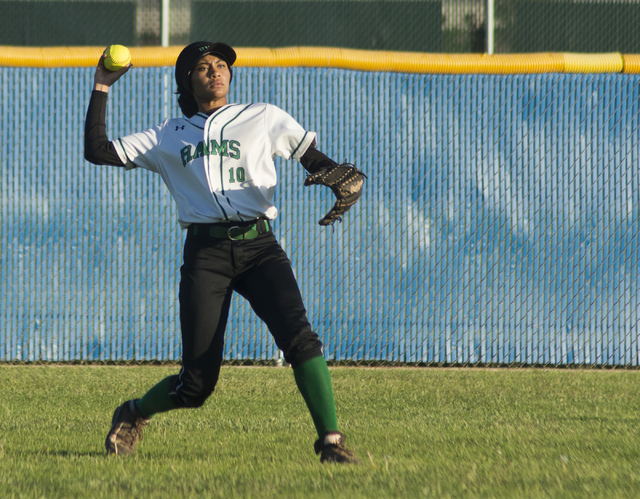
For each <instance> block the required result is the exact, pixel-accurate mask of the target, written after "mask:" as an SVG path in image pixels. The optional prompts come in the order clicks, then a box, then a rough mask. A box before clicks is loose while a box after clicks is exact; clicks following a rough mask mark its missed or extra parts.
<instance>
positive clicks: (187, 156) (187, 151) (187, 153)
mask: <svg viewBox="0 0 640 499" xmlns="http://www.w3.org/2000/svg"><path fill="white" fill-rule="evenodd" d="M180 157H181V158H182V166H184V167H186V166H187V163H188V162H189V161H191V160H192V159H193V158H192V157H191V146H184V147H183V148H182V149H180Z"/></svg>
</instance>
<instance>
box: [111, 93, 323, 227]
mask: <svg viewBox="0 0 640 499" xmlns="http://www.w3.org/2000/svg"><path fill="white" fill-rule="evenodd" d="M315 138H316V134H315V132H308V131H305V130H304V129H303V128H302V126H301V125H300V124H299V123H298V122H297V121H296V120H294V119H293V118H292V117H291V116H290V115H289V114H287V113H286V112H285V111H283V110H282V109H280V108H278V107H276V106H273V105H271V104H262V103H259V104H228V105H226V106H224V107H222V108H220V109H218V110H217V111H216V112H215V113H213V114H212V115H211V116H207V115H205V114H203V113H198V114H196V115H194V116H192V117H191V118H189V119H186V118H175V119H169V120H166V121H165V122H164V123H162V124H160V125H158V126H156V127H153V128H150V129H149V130H146V131H144V132H140V133H134V134H132V135H127V136H126V137H120V138H118V139H116V140H114V141H113V144H114V146H115V149H116V151H117V153H118V156H120V159H121V160H122V162H123V163H124V164H125V166H126V167H127V169H131V168H136V167H140V168H145V169H147V170H151V171H153V172H156V173H159V174H160V175H161V176H162V179H163V180H164V182H165V184H166V185H167V188H168V189H169V191H170V192H171V195H172V196H173V199H175V201H176V204H177V205H178V220H179V222H180V225H181V226H182V227H183V228H185V227H187V226H189V225H190V224H192V223H215V222H227V221H243V220H252V219H255V218H258V217H266V218H268V219H271V220H273V219H274V218H276V216H277V214H278V210H277V209H276V207H275V206H274V205H273V194H274V190H275V186H276V183H277V174H276V169H275V165H274V163H273V158H274V157H275V156H276V155H278V156H281V157H283V158H285V159H291V158H294V159H296V160H300V158H301V157H302V155H303V154H304V153H305V152H306V150H307V149H308V148H309V146H310V145H311V144H312V143H313V141H314V139H315Z"/></svg>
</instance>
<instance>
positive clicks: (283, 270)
mask: <svg viewBox="0 0 640 499" xmlns="http://www.w3.org/2000/svg"><path fill="white" fill-rule="evenodd" d="M235 60H236V53H235V51H234V50H233V49H232V48H231V47H230V46H228V45H226V44H224V43H210V42H196V43H193V44H191V45H189V46H187V47H185V49H184V50H183V51H182V52H181V53H180V55H179V57H178V60H177V62H176V68H175V78H176V83H177V85H178V92H177V93H178V94H179V97H178V103H179V105H180V108H181V109H182V111H183V113H184V114H185V116H186V118H176V119H168V120H166V121H165V122H164V123H161V124H160V125H158V126H155V127H153V128H150V129H148V130H145V131H143V132H140V133H134V134H132V135H128V136H125V137H120V138H118V139H116V140H115V141H113V142H110V141H109V139H108V137H107V130H106V124H105V115H106V104H107V94H108V91H109V87H110V86H111V85H113V84H114V83H115V82H116V81H117V80H118V79H119V78H120V77H121V76H122V75H123V74H124V73H126V72H127V71H128V70H129V68H130V67H131V65H129V66H128V67H126V68H124V69H122V70H120V71H117V72H109V71H107V70H106V68H105V67H104V62H103V61H104V56H103V57H102V58H101V59H100V61H99V63H98V67H97V69H96V72H95V76H94V88H93V92H92V94H91V100H90V103H89V108H88V110H87V118H86V124H85V157H86V159H87V160H88V161H90V162H92V163H94V164H106V165H113V166H124V167H125V168H127V169H132V168H144V169H146V170H150V171H152V172H155V173H158V174H159V175H160V176H161V177H162V179H163V181H164V182H165V184H166V185H167V188H168V189H169V191H170V192H171V195H172V196H173V198H174V200H175V202H176V204H177V208H178V219H179V222H180V225H181V226H182V228H183V229H185V230H186V231H187V237H186V242H185V245H184V261H183V265H182V267H181V269H180V276H181V279H180V293H179V301H180V321H181V329H182V367H181V369H180V372H179V373H178V374H177V375H174V376H169V377H168V378H165V379H163V380H161V381H160V382H159V383H158V384H157V385H155V386H154V387H152V388H151V389H150V390H149V391H148V392H147V393H146V394H145V395H144V396H142V398H140V399H135V400H129V401H127V402H125V403H124V404H122V405H121V406H120V407H118V408H117V409H116V410H115V412H114V414H113V419H112V426H111V430H110V431H109V434H108V436H107V439H106V442H105V445H106V449H107V452H108V453H111V454H118V455H127V454H132V453H133V452H135V449H136V446H137V444H138V441H139V440H140V439H141V437H142V431H143V429H144V427H145V426H146V425H147V423H148V422H149V420H150V419H151V417H152V416H154V415H155V414H157V413H161V412H166V411H169V410H172V409H177V408H190V407H200V406H202V405H203V404H204V402H205V400H206V399H207V398H208V397H209V396H210V395H211V394H212V393H213V390H214V388H215V385H216V382H217V380H218V375H219V372H220V366H221V363H222V358H223V348H224V333H225V327H226V324H227V316H228V312H229V306H230V302H231V296H232V293H233V291H237V292H238V293H240V294H241V295H242V296H244V297H245V298H246V299H247V300H248V301H249V303H250V304H251V306H252V308H253V310H254V311H255V312H256V314H257V315H258V316H259V317H260V318H261V319H262V320H263V321H264V322H265V323H266V324H267V326H268V328H269V331H270V332H271V334H272V335H273V337H274V339H275V342H276V345H277V346H278V348H280V349H281V350H282V352H283V353H284V358H285V360H286V361H287V362H288V363H290V364H291V366H292V368H293V374H294V378H295V381H296V384H297V386H298V388H299V390H300V392H301V394H302V396H303V398H304V400H305V402H306V404H307V407H308V408H309V411H310V413H311V416H312V419H313V422H314V424H315V427H316V430H317V433H318V437H319V438H318V440H317V441H316V442H315V445H314V450H315V452H316V454H320V460H321V462H326V461H328V462H345V463H353V462H358V460H357V458H356V457H355V456H354V454H353V452H352V451H350V450H349V449H347V448H346V447H345V445H344V441H345V437H344V435H343V434H342V433H340V432H339V431H338V422H337V417H336V410H335V404H334V398H333V391H332V385H331V379H330V376H329V370H328V369H327V364H326V362H325V360H324V357H323V354H322V344H321V341H320V339H319V337H318V335H317V334H316V333H315V332H314V331H313V330H312V329H311V326H310V324H309V321H308V320H307V316H306V311H305V308H304V305H303V303H302V298H301V295H300V291H299V288H298V285H297V283H296V280H295V278H294V275H293V271H292V268H291V263H290V261H289V259H288V258H287V256H286V254H285V252H284V250H283V249H282V248H281V246H280V245H279V243H278V242H277V240H276V238H275V236H274V234H273V231H272V225H271V221H272V220H273V219H275V218H276V216H277V209H276V207H275V206H274V204H273V199H272V198H273V193H274V188H275V185H276V171H275V168H274V163H273V159H272V158H273V157H274V156H275V155H278V156H281V157H283V158H285V159H289V158H294V159H296V160H298V161H300V162H301V163H302V165H303V166H304V167H305V168H306V169H307V170H308V171H309V172H311V173H314V172H317V171H318V170H319V169H321V168H322V167H326V166H327V165H329V164H332V165H334V166H335V163H334V162H332V161H331V160H330V159H329V158H327V157H326V156H325V155H324V154H322V153H321V152H319V151H318V150H317V149H315V147H314V146H315V142H316V134H315V133H314V132H310V131H306V130H304V129H303V128H302V126H300V124H298V123H297V122H296V121H295V120H294V119H293V118H292V117H291V116H290V115H288V114H287V113H286V112H284V111H283V110H281V109H279V108H277V107H276V106H273V105H270V104H262V103H252V104H229V103H228V102H227V94H228V92H229V85H230V83H231V80H232V77H233V70H232V66H233V63H234V62H235Z"/></svg>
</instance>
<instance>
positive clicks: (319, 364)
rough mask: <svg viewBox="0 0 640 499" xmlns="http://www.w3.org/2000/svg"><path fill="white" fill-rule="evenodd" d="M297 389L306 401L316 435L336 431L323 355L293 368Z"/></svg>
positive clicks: (334, 406) (329, 380) (327, 370)
mask: <svg viewBox="0 0 640 499" xmlns="http://www.w3.org/2000/svg"><path fill="white" fill-rule="evenodd" d="M293 375H294V377H295V379H296V384H297V385H298V389H299V390H300V393H301V394H302V397H303V398H304V401H305V402H306V403H307V407H308V408H309V412H311V417H312V418H313V424H314V425H315V427H316V431H317V432H318V436H319V437H322V436H323V435H324V434H325V433H327V432H329V431H338V417H337V416H336V403H335V401H334V399H333V388H332V387H331V376H330V375H329V369H328V368H327V363H326V362H325V360H324V357H322V356H320V357H314V358H313V359H311V360H308V361H306V362H305V363H304V364H302V365H299V366H298V367H296V368H295V369H294V370H293Z"/></svg>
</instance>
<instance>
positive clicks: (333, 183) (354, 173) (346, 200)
mask: <svg viewBox="0 0 640 499" xmlns="http://www.w3.org/2000/svg"><path fill="white" fill-rule="evenodd" d="M365 178H367V176H366V175H365V174H364V173H363V172H361V171H360V170H358V169H357V168H356V167H355V165H352V164H351V163H343V164H341V165H338V164H336V163H334V164H333V166H331V167H328V168H323V169H321V170H320V171H317V172H316V173H313V174H311V175H309V176H307V178H306V179H305V181H304V185H314V184H317V185H326V186H327V187H329V188H330V189H331V190H332V191H333V193H334V194H335V196H336V202H335V204H334V205H333V207H332V208H331V210H329V213H327V214H326V215H325V216H324V217H323V218H322V219H321V220H320V221H319V222H318V223H319V224H320V225H333V224H334V222H336V221H340V222H342V215H344V213H345V212H346V211H347V210H348V209H349V208H351V207H352V206H353V205H354V204H355V203H356V201H357V200H358V199H360V196H362V189H363V186H364V179H365Z"/></svg>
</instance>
